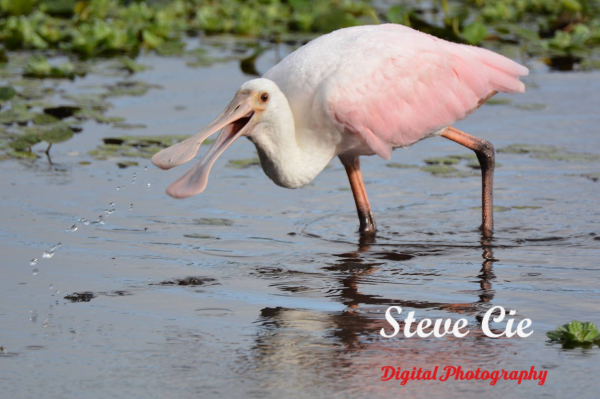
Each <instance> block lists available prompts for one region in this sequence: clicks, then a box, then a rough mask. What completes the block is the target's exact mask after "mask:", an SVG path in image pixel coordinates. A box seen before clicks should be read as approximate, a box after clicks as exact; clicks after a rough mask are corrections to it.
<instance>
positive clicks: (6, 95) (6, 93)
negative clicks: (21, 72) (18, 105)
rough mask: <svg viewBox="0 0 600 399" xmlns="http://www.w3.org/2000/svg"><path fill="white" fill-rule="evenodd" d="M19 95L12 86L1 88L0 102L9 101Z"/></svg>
mask: <svg viewBox="0 0 600 399" xmlns="http://www.w3.org/2000/svg"><path fill="white" fill-rule="evenodd" d="M15 94H17V91H16V90H15V88H14V87H12V86H1V87H0V101H8V100H10V99H11V98H13V97H14V96H15Z"/></svg>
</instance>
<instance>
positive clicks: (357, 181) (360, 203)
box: [340, 156, 377, 235]
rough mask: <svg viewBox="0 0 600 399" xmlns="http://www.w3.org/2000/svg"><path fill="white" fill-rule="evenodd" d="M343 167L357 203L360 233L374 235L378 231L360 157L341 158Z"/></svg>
mask: <svg viewBox="0 0 600 399" xmlns="http://www.w3.org/2000/svg"><path fill="white" fill-rule="evenodd" d="M340 161H342V165H344V168H346V173H347V174H348V180H349V181H350V187H351V188H352V194H353V195H354V202H355V203H356V211H357V212H358V220H359V221H360V230H359V231H360V233H361V234H367V235H372V234H375V232H376V231H377V226H376V225H375V219H374V218H373V213H372V212H371V205H370V204H369V199H368V198H367V192H366V191H365V185H364V183H363V179H362V174H361V173H360V161H359V160H358V157H350V156H346V157H344V156H340Z"/></svg>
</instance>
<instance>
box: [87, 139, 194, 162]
mask: <svg viewBox="0 0 600 399" xmlns="http://www.w3.org/2000/svg"><path fill="white" fill-rule="evenodd" d="M188 137H189V136H182V135H173V136H120V137H107V138H105V139H104V140H103V142H104V144H102V145H99V146H98V147H97V148H96V149H95V150H91V151H89V152H88V154H89V155H91V156H92V157H94V158H96V159H109V158H120V157H129V158H152V155H154V154H156V153H157V152H158V151H160V150H161V149H163V148H167V147H169V146H172V145H173V144H175V143H178V142H180V141H182V140H185V139H186V138H188Z"/></svg>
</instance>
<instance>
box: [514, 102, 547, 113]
mask: <svg viewBox="0 0 600 399" xmlns="http://www.w3.org/2000/svg"><path fill="white" fill-rule="evenodd" d="M514 107H515V108H518V109H522V110H524V111H539V110H542V109H544V108H546V105H545V104H538V103H530V104H525V103H522V104H515V106H514Z"/></svg>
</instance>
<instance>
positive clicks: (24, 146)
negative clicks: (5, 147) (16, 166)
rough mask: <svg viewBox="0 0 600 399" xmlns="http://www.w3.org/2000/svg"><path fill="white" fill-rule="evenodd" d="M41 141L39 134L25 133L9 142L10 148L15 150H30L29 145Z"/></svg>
mask: <svg viewBox="0 0 600 399" xmlns="http://www.w3.org/2000/svg"><path fill="white" fill-rule="evenodd" d="M40 141H42V139H41V138H40V136H39V135H36V134H25V135H22V136H18V137H17V138H16V139H15V140H13V141H11V142H10V143H9V146H10V148H12V149H14V150H16V151H19V152H21V151H25V150H28V151H29V150H30V149H31V147H32V146H33V145H35V144H37V143H39V142H40Z"/></svg>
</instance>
